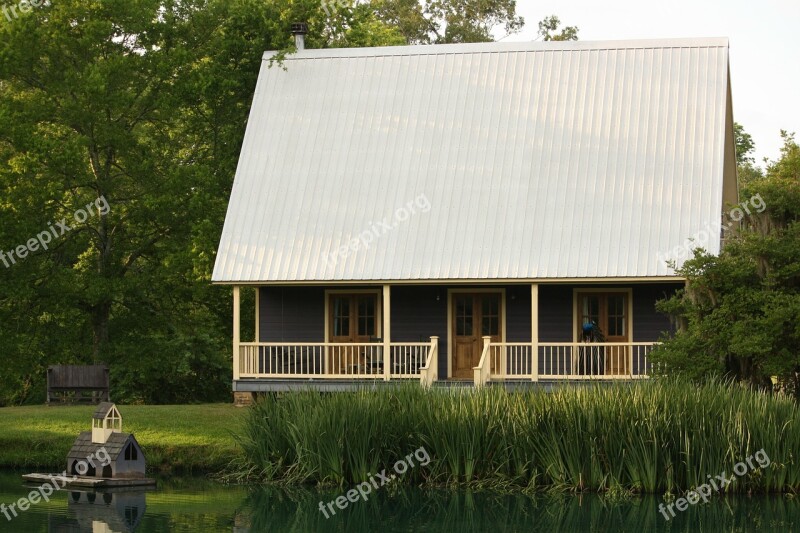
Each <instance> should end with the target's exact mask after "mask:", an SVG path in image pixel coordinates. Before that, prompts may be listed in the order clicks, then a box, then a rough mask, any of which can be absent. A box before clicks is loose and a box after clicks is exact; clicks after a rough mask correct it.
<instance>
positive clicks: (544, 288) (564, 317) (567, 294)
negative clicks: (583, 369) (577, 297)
mask: <svg viewBox="0 0 800 533" xmlns="http://www.w3.org/2000/svg"><path fill="white" fill-rule="evenodd" d="M572 312H573V311H572V285H539V341H540V342H572ZM528 340H530V339H528Z"/></svg>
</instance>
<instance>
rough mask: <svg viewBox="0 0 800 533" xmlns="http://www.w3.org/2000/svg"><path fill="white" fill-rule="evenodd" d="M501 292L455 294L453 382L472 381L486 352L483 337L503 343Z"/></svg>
mask: <svg viewBox="0 0 800 533" xmlns="http://www.w3.org/2000/svg"><path fill="white" fill-rule="evenodd" d="M500 300H501V298H500V293H499V292H481V293H455V294H453V352H452V358H453V361H452V370H453V376H452V377H453V378H454V379H473V377H474V372H473V369H474V368H475V367H476V366H478V363H479V362H480V359H481V353H482V352H483V340H482V337H483V336H489V337H491V338H492V342H500V341H501V340H502V338H501V329H500V328H501V326H500V325H501V324H502V316H501V312H502V310H501V306H500Z"/></svg>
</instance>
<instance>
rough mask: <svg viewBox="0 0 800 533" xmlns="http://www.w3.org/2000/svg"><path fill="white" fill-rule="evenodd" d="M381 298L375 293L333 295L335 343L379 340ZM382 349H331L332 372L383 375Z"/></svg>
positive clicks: (332, 333)
mask: <svg viewBox="0 0 800 533" xmlns="http://www.w3.org/2000/svg"><path fill="white" fill-rule="evenodd" d="M377 309H378V295H377V294H374V293H360V294H332V295H331V297H330V316H329V324H330V332H329V338H330V342H332V343H368V342H374V341H376V340H377V337H376V335H377V330H378V313H377ZM379 347H380V345H378V344H375V346H374V347H366V346H361V347H359V346H352V347H350V346H332V347H330V348H329V349H328V360H329V367H328V370H329V372H331V373H333V374H354V373H364V372H367V373H379V372H381V371H382V370H381V369H380V368H378V367H377V366H376V365H379V364H380V363H381V362H382V361H380V357H379V355H380V354H379V353H378V352H379Z"/></svg>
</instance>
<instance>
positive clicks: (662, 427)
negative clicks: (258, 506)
mask: <svg viewBox="0 0 800 533" xmlns="http://www.w3.org/2000/svg"><path fill="white" fill-rule="evenodd" d="M798 415H800V407H798V406H797V405H796V404H795V403H794V402H793V401H792V400H791V399H788V398H786V397H784V396H780V395H778V396H770V395H766V394H762V393H758V392H754V391H751V390H749V389H747V388H745V387H741V386H738V385H733V384H723V383H721V382H711V383H707V384H705V385H702V386H699V387H697V386H694V385H692V384H690V383H688V382H683V381H677V380H667V379H653V380H650V381H649V382H638V383H635V384H632V385H630V386H626V385H621V386H613V385H612V386H602V385H601V384H598V385H591V386H586V387H559V388H557V389H556V390H555V391H553V392H547V391H543V390H541V389H529V390H526V391H522V392H520V391H517V392H507V391H506V390H505V389H501V388H494V387H491V388H488V389H481V390H459V389H451V390H443V389H439V390H436V389H434V390H428V391H426V390H424V389H421V388H420V387H418V386H417V385H413V386H410V387H393V388H380V389H376V390H366V389H365V390H361V391H357V392H347V393H338V394H334V395H326V394H321V393H315V392H300V393H291V394H287V395H283V396H276V395H273V396H268V397H266V398H265V399H263V401H261V402H260V403H258V404H257V405H256V406H254V407H253V408H252V409H251V410H250V412H249V414H248V417H247V419H246V422H245V426H244V430H243V431H242V433H241V434H240V435H239V436H238V439H239V441H240V443H241V446H242V449H243V453H244V456H243V457H244V462H243V463H242V464H240V465H238V474H239V475H240V477H241V478H242V479H251V480H252V479H259V480H262V481H268V482H273V483H289V484H303V483H306V484H308V483H311V484H325V485H327V484H333V485H346V484H352V483H358V482H361V481H363V480H365V479H368V477H367V476H365V471H366V472H372V473H375V472H377V471H380V470H381V469H383V468H387V469H390V468H391V467H392V465H393V464H394V463H395V461H397V460H398V459H401V458H403V457H405V456H406V455H408V454H409V453H412V452H414V451H415V450H418V449H419V448H420V447H424V448H425V450H426V451H427V452H428V454H429V456H430V457H431V461H430V463H429V464H428V465H426V466H417V467H415V468H412V469H409V470H408V471H407V472H406V473H405V474H404V475H403V476H402V481H403V482H404V483H408V484H417V485H418V484H431V485H440V484H447V485H468V486H473V487H492V488H523V489H527V490H531V491H538V490H557V491H562V490H565V491H583V490H592V491H611V492H614V491H633V492H649V493H652V492H667V491H669V492H672V493H675V492H676V491H683V490H687V489H690V488H692V487H696V486H698V485H700V484H702V483H704V482H705V480H706V476H708V475H712V476H713V475H716V474H719V473H721V472H723V471H724V472H728V473H730V472H731V471H732V467H733V465H734V464H735V463H737V462H739V461H744V460H746V459H747V457H748V456H750V455H752V454H753V453H754V452H755V451H758V450H760V449H761V448H763V449H764V451H765V453H766V454H767V456H768V457H769V458H770V459H771V460H772V465H770V466H769V467H768V468H761V469H759V470H758V472H755V473H754V475H752V476H751V477H749V478H742V479H741V480H737V482H736V483H735V484H734V485H732V486H731V487H730V490H729V491H728V492H731V491H733V492H746V491H750V490H753V491H769V492H772V491H783V490H796V489H797V488H800V465H798V464H797V462H796V460H797V458H796V453H797V450H798V449H800V425H798V424H799V423H800V418H798ZM234 477H235V476H234Z"/></svg>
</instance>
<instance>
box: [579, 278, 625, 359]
mask: <svg viewBox="0 0 800 533" xmlns="http://www.w3.org/2000/svg"><path fill="white" fill-rule="evenodd" d="M628 305H629V304H628V293H625V292H580V293H578V329H579V331H578V338H579V339H581V340H582V341H585V342H604V343H625V342H628V339H629V335H628V312H629V311H628ZM585 324H594V325H595V329H594V331H593V334H592V335H591V337H588V336H587V335H585V334H584V325H585ZM628 355H629V354H628V347H627V346H614V345H613V344H612V345H610V346H604V347H602V359H603V360H602V361H601V362H600V364H599V365H595V366H593V365H592V364H591V363H587V362H586V361H583V363H584V364H583V365H581V364H580V362H579V363H577V364H578V366H579V368H578V372H575V373H594V372H591V371H589V372H587V371H585V370H586V368H589V369H595V368H601V369H602V373H603V374H605V375H626V374H628V373H629V368H628V366H629V363H628V359H629V357H628ZM584 367H586V368H584ZM582 370H583V371H582Z"/></svg>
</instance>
